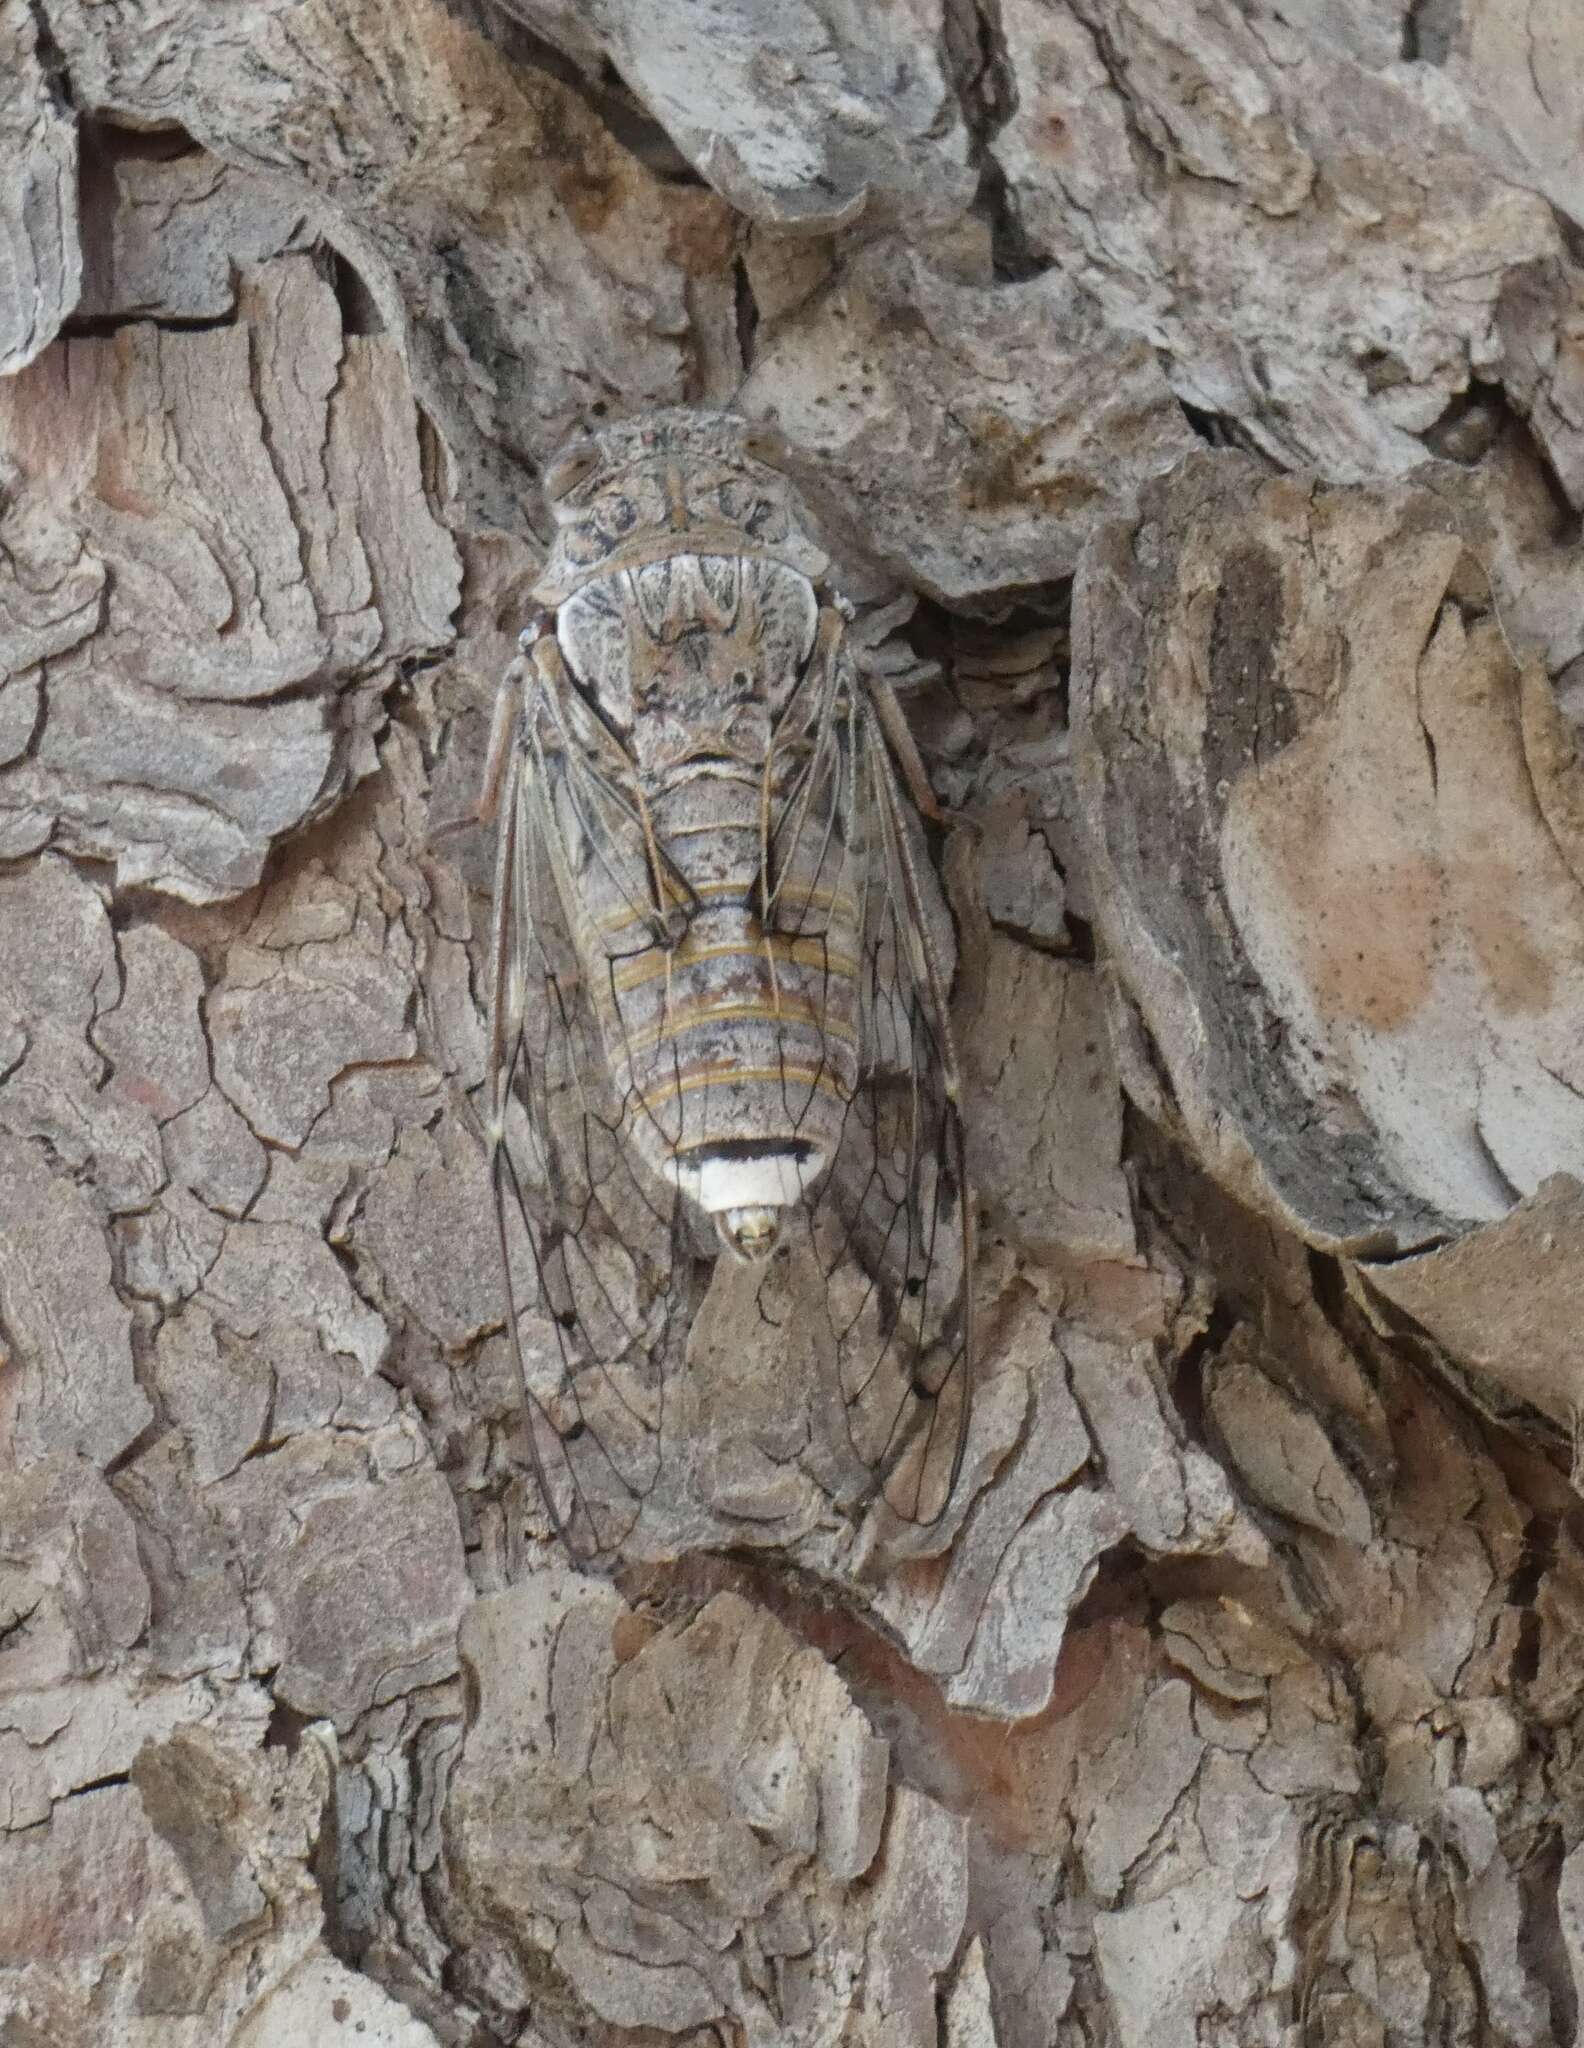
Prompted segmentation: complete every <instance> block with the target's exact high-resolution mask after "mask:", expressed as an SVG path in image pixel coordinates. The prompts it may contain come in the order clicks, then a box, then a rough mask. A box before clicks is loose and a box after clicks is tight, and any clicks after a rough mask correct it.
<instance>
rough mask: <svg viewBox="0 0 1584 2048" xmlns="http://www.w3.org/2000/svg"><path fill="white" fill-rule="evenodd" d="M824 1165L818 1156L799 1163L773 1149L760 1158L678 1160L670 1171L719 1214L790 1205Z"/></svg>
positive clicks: (679, 1183)
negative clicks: (728, 1210)
mask: <svg viewBox="0 0 1584 2048" xmlns="http://www.w3.org/2000/svg"><path fill="white" fill-rule="evenodd" d="M823 1165H824V1161H823V1160H822V1159H820V1158H819V1157H818V1156H816V1157H814V1158H812V1159H806V1160H803V1161H801V1162H799V1161H798V1160H796V1159H794V1158H793V1157H792V1155H791V1154H790V1153H788V1152H770V1153H766V1154H765V1155H764V1157H763V1158H760V1159H705V1160H702V1161H700V1162H699V1164H697V1165H694V1164H692V1163H691V1162H690V1161H689V1160H687V1159H675V1160H673V1161H672V1162H671V1166H670V1171H671V1174H672V1176H673V1178H674V1179H675V1181H676V1184H677V1186H678V1187H679V1188H681V1189H682V1191H683V1192H684V1193H685V1194H688V1195H691V1196H692V1197H693V1200H694V1201H695V1202H697V1203H698V1205H699V1207H700V1208H701V1209H702V1210H703V1211H704V1212H705V1214H706V1215H709V1216H717V1215H719V1214H721V1213H722V1211H724V1210H727V1209H786V1208H790V1207H791V1205H792V1204H793V1203H794V1202H801V1201H802V1199H803V1190H804V1189H805V1187H807V1186H809V1185H810V1184H811V1183H812V1182H813V1181H814V1180H816V1179H817V1178H818V1176H819V1172H820V1169H821V1167H822V1166H823Z"/></svg>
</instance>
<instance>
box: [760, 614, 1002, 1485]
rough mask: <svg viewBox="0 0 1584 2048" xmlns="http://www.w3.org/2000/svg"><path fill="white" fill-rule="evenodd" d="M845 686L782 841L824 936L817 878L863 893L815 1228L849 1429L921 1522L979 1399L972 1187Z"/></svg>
mask: <svg viewBox="0 0 1584 2048" xmlns="http://www.w3.org/2000/svg"><path fill="white" fill-rule="evenodd" d="M837 658H838V659H839V660H840V661H842V662H843V664H844V665H845V664H846V662H847V660H848V657H847V656H846V653H845V650H843V651H842V652H841V653H840V654H839V655H838V657H837ZM843 694H844V696H845V704H844V705H842V706H840V707H838V706H837V704H836V703H835V702H834V701H833V702H831V704H830V705H829V708H828V711H827V715H825V716H824V717H822V719H821V721H820V724H819V727H818V730H817V732H816V735H815V738H814V743H813V749H812V753H811V756H810V759H809V761H808V763H807V765H806V769H805V771H804V772H803V773H802V774H801V775H800V776H799V778H798V779H797V781H796V783H795V785H794V790H795V798H794V793H793V792H789V794H788V798H787V801H786V804H785V805H784V807H783V810H782V813H781V819H780V823H779V825H778V827H777V830H776V832H775V833H774V834H773V835H772V841H771V852H772V856H773V863H774V868H775V871H776V873H777V875H778V877H787V876H789V875H794V874H795V875H796V877H797V882H798V887H799V889H800V890H801V891H802V892H803V893H802V896H801V899H800V900H801V904H802V908H801V911H800V912H799V913H798V914H797V915H795V916H791V917H788V919H787V921H786V924H787V928H788V929H791V930H793V931H794V932H795V933H796V934H797V935H798V936H816V937H817V936H820V934H819V933H818V932H815V931H813V930H812V929H811V927H812V925H813V924H814V922H815V919H814V915H813V912H812V910H811V908H810V906H811V905H812V904H813V903H814V902H815V900H816V890H819V889H824V888H826V887H827V886H829V887H832V888H834V890H835V891H836V892H837V893H841V892H843V891H849V892H853V893H854V894H855V896H856V900H857V903H858V931H859V943H858V947H857V957H858V962H859V974H860V987H859V1004H860V1038H861V1045H862V1058H861V1062H860V1068H859V1074H858V1082H857V1086H856V1089H855V1091H854V1093H853V1096H852V1099H851V1101H850V1102H849V1104H848V1106H847V1110H846V1114H845V1118H844V1121H843V1127H842V1137H841V1142H840V1145H839V1147H838V1151H837V1156H836V1161H835V1165H834V1168H833V1170H832V1172H831V1174H830V1175H829V1177H828V1178H827V1180H826V1182H825V1183H824V1185H823V1187H822V1188H821V1190H820V1191H819V1192H818V1193H817V1195H816V1197H815V1214H814V1216H813V1218H812V1230H811V1235H812V1238H813V1241H814V1244H815V1247H816V1250H817V1252H818V1255H819V1257H820V1263H821V1269H822V1275H823V1279H824V1283H825V1286H824V1295H825V1300H826V1303H827V1307H828V1314H829V1319H830V1333H831V1338H832V1341H833V1345H834V1350H835V1357H836V1368H837V1376H838V1381H839V1386H840V1395H841V1401H842V1409H843V1415H844V1418H845V1422H846V1428H847V1435H848V1439H849V1441H850V1443H851V1445H852V1448H853V1449H854V1451H855V1452H856V1453H857V1455H858V1457H859V1458H860V1459H861V1460H862V1462H863V1464H864V1465H865V1466H867V1467H868V1468H869V1470H870V1472H871V1474H872V1475H873V1483H875V1484H876V1485H878V1487H879V1489H880V1491H881V1492H882V1493H883V1495H884V1498H885V1499H886V1500H887V1502H888V1503H889V1504H890V1506H891V1508H892V1509H893V1511H894V1512H895V1513H896V1514H898V1515H899V1516H900V1517H902V1519H904V1520H906V1521H909V1522H915V1523H922V1524H926V1525H927V1524H930V1523H933V1522H935V1521H938V1520H939V1518H940V1517H941V1515H942V1514H943V1513H944V1511H945V1509H946V1506H947V1504H948V1502H949V1500H950V1498H951V1494H952V1490H953V1488H954V1486H955V1484H956V1481H957V1477H958V1474H959V1471H960V1469H961V1466H962V1459H963V1451H964V1446H965V1444H966V1441H967V1433H968V1426H969V1420H970V1413H971V1397H972V1376H973V1363H974V1360H973V1346H972V1335H973V1300H972V1229H973V1215H972V1201H971V1197H970V1195H969V1191H968V1186H967V1179H966V1162H965V1157H964V1142H963V1129H962V1120H961V1115H960V1112H959V1108H958V1102H957V1070H956V1059H955V1054H954V1051H953V1047H952V1041H951V1033H950V1027H949V1024H948V1021H947V1017H946V1011H945V992H944V987H943V983H942V978H941V975H940V972H939V970H938V967H937V965H936V963H935V960H934V956H933V952H932V948H931V943H930V938H929V924H928V917H927V912H926V906H925V902H924V898H923V894H922V890H921V886H920V882H919V872H918V866H917V863H918V861H919V860H920V859H921V858H922V852H921V851H915V848H916V846H917V845H918V825H917V820H916V819H915V818H914V817H913V816H912V813H911V809H910V807H909V806H907V804H906V803H905V801H904V799H903V797H902V794H901V791H900V788H899V785H898V782H897V778H896V774H895V771H894V769H893V767H892V764H891V760H890V756H889V754H888V752H887V750H886V745H885V741H884V738H883V736H882V733H881V730H880V726H879V723H878V720H877V719H876V718H875V716H874V714H873V712H872V710H871V709H870V707H869V705H868V704H867V702H866V700H865V699H864V698H863V696H862V694H861V687H860V686H859V685H858V683H857V681H856V678H853V677H852V676H851V671H850V669H848V670H847V688H846V690H845V692H844V693H843ZM833 849H834V858H835V859H836V860H838V861H839V863H840V866H839V871H837V872H835V873H834V874H833V873H832V862H833ZM810 878H812V880H811V879H810ZM805 883H807V884H808V886H807V887H806V888H805V886H804V885H805Z"/></svg>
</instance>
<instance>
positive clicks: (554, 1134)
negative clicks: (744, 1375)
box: [486, 702, 688, 1564]
mask: <svg viewBox="0 0 1584 2048" xmlns="http://www.w3.org/2000/svg"><path fill="white" fill-rule="evenodd" d="M537 726H538V721H537V718H536V713H535V709H534V706H533V704H532V703H531V702H530V706H529V712H528V716H527V717H526V719H525V720H524V724H523V728H522V733H521V736H520V737H519V740H518V741H517V743H516V744H515V745H514V748H513V751H512V755H511V759H510V763H509V766H508V769H507V780H506V786H505V789H504V792H503V803H502V808H501V824H500V842H499V848H498V853H497V863H496V885H495V910H494V939H493V973H492V990H491V1023H490V1042H489V1058H488V1066H487V1076H486V1090H487V1098H488V1101H487V1109H488V1133H489V1153H490V1176H491V1185H492V1191H493V1196H494V1206H495V1216H496V1223H497V1230H498V1235H499V1240H500V1257H501V1265H502V1274H503V1284H504V1288H505V1297H506V1312H507V1326H508V1332H509V1337H510V1343H511V1347H512V1352H513V1357H514V1360H515V1363H516V1365H517V1368H518V1371H519V1374H520V1376H521V1381H522V1391H523V1401H524V1410H525V1414H526V1417H527V1424H528V1442H529V1451H530V1455H531V1458H532V1461H533V1467H534V1473H535V1477H536V1479H537V1480H538V1483H539V1488H540V1492H541V1494H542V1496H543V1498H544V1502H545V1506H546V1508H547V1510H548V1512H549V1515H550V1517H551V1519H552V1521H553V1523H554V1525H555V1527H556V1530H557V1532H558V1534H559V1535H560V1536H561V1538H562V1540H563V1542H564V1543H565V1545H566V1547H567V1549H568V1551H569V1552H570V1553H571V1554H572V1555H573V1556H574V1558H576V1559H577V1560H578V1561H579V1562H582V1563H592V1564H599V1563H604V1562H607V1561H609V1560H610V1559H611V1558H612V1557H613V1555H614V1554H615V1553H616V1551H617V1550H618V1549H619V1547H620V1546H621V1544H622V1543H623V1542H624V1541H625V1539H626V1538H627V1536H628V1535H629V1534H630V1533H631V1531H632V1529H633V1527H634V1525H635V1524H636V1522H637V1519H638V1516H639V1514H640V1513H641V1511H642V1508H643V1504H644V1501H645V1500H646V1499H647V1498H648V1496H649V1495H650V1493H651V1492H652V1491H653V1488H654V1486H655V1483H656V1481H657V1479H658V1477H659V1473H660V1467H661V1454H662V1448H663V1442H664V1406H665V1383H666V1379H667V1377H668V1375H669V1373H670V1372H671V1370H673V1369H674V1366H675V1363H676V1361H677V1358H678V1356H679V1353H680V1349H681V1342H682V1334H683V1333H682V1329H681V1324H682V1321H683V1318H682V1313H681V1303H680V1301H679V1299H678V1290H679V1287H680V1285H681V1284H682V1277H683V1275H684V1274H685V1273H686V1272H687V1271H688V1260H687V1258H686V1256H685V1254H682V1255H679V1242H678V1240H679V1235H680V1233H681V1230H682V1227H683V1219H682V1218H681V1217H680V1216H679V1214H678V1212H677V1198H676V1196H675V1193H674V1191H672V1190H671V1189H669V1188H668V1187H666V1186H665V1185H664V1184H663V1183H661V1182H659V1181H658V1180H657V1179H656V1178H655V1177H654V1176H652V1175H650V1174H649V1173H647V1172H646V1171H645V1170H644V1168H643V1166H642V1164H641V1163H640V1162H639V1161H638V1160H637V1159H636V1158H635V1157H634V1154H633V1150H632V1145H631V1138H630V1132H631V1123H632V1116H633V1110H632V1105H631V1104H630V1103H627V1102H623V1101H622V1100H620V1099H618V1097H617V1095H616V1091H615V1089H614V1087H613V1086H612V1084H611V1082H610V1079H609V1075H608V1070H607V1066H606V1061H605V1054H604V1048H603V1045H602V1042H601V1038H600V1032H599V1028H598V1024H597V1021H596V1018H595V1014H594V1010H593V1006H592V1003H591V1001H590V992H589V990H588V988H587V986H586V985H585V982H584V978H583V975H582V973H581V970H580V964H579V960H578V955H577V950H576V947H575V946H574V944H573V940H572V935H571V921H570V919H569V916H568V912H567V905H566V900H565V892H566V890H567V889H568V888H570V887H572V886H574V883H573V881H572V875H573V870H574V863H573V861H572V860H571V858H570V855H569V849H568V846H567V843H566V836H565V835H566V827H565V823H564V820H565V819H566V817H567V816H568V815H569V807H570V809H571V811H572V812H574V813H577V814H580V815H583V816H587V817H589V818H590V830H591V831H592V832H595V833H598V832H599V831H600V829H601V827H600V823H599V818H598V815H597V813H598V812H599V811H600V810H601V809H606V810H611V809H616V810H619V808H620V806H619V804H617V803H616V802H615V800H614V799H613V800H612V803H611V804H605V803H603V800H602V792H600V790H599V789H598V788H597V786H596V785H597V782H598V777H597V773H596V772H595V771H591V770H590V768H589V767H588V765H587V764H586V763H581V764H576V765H575V766H574V765H571V764H569V761H568V759H567V757H566V756H565V755H564V754H557V753H555V752H553V751H547V750H546V748H545V747H544V746H543V745H542V744H540V743H539V733H538V730H537ZM571 775H576V776H577V777H578V778H579V782H580V785H581V786H579V787H576V788H574V789H573V790H572V791H571V792H570V793H569V791H568V788H567V786H566V778H567V777H569V776H571ZM579 807H581V809H580V808H579ZM607 857H609V858H610V859H612V860H615V861H621V860H624V859H625V858H626V857H627V856H626V852H625V850H624V849H623V848H622V847H621V846H620V845H619V844H618V845H615V846H614V847H613V848H611V849H609V850H608V856H607ZM633 886H634V889H635V891H638V892H641V889H642V875H641V874H640V875H639V876H638V877H637V878H636V879H635V881H634V884H633Z"/></svg>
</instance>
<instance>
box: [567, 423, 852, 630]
mask: <svg viewBox="0 0 1584 2048" xmlns="http://www.w3.org/2000/svg"><path fill="white" fill-rule="evenodd" d="M786 459H787V447H786V443H785V441H784V439H783V438H782V436H781V435H780V433H779V432H778V431H777V430H776V429H775V428H773V427H768V426H764V425H760V424H758V423H755V422H750V421H747V420H741V419H738V418H736V417H735V415H733V414H731V413H720V412H694V411H690V410H686V409H683V408H680V407H679V408H675V409H672V410H670V411H666V412H657V413H647V414H644V415H642V416H641V417H639V418H637V419H634V420H624V421H621V422H619V423H618V424H617V425H615V426H610V427H602V428H601V429H599V430H598V431H597V432H596V433H593V434H586V435H582V436H580V437H579V438H578V439H577V440H575V441H571V442H569V443H568V444H567V446H566V447H565V448H564V449H562V451H561V453H560V454H559V455H558V456H557V457H556V458H555V460H554V461H553V462H552V463H551V464H550V466H549V468H548V469H547V470H546V471H545V475H544V492H545V496H546V498H547V499H548V500H549V503H550V507H551V510H552V512H553V514H554V516H555V521H556V533H555V539H554V543H553V545H552V547H551V550H550V558H549V560H548V561H547V562H546V564H545V570H544V575H543V576H542V577H541V579H540V581H539V584H538V585H537V588H536V595H537V597H538V599H539V601H540V602H541V603H542V604H545V605H548V606H551V607H554V606H556V605H559V604H563V603H565V601H566V599H567V598H568V597H569V596H571V594H572V593H573V591H575V590H578V589H580V588H582V586H583V585H584V584H586V583H591V582H594V581H596V580H597V579H599V578H601V577H605V576H612V575H616V574H618V573H619V572H620V571H622V570H624V569H631V568H638V567H642V566H644V565H645V564H646V563H649V562H655V561H659V560H662V559H664V558H665V557H667V556H671V555H680V554H695V555H745V556H756V557H760V558H767V559H769V560H772V561H778V562H784V563H785V564H786V565H787V566H788V567H789V568H793V569H797V570H799V571H800V572H801V573H802V574H803V575H805V576H807V577H809V578H810V580H817V579H819V578H820V577H822V576H823V575H824V574H825V572H826V570H827V568H828V567H829V563H828V560H827V558H826V556H825V554H824V552H823V551H822V550H821V549H820V548H819V547H818V546H817V545H816V544H815V542H814V541H813V540H812V539H811V538H810V536H809V533H808V522H807V515H806V514H805V512H804V510H803V507H802V505H801V503H800V502H799V500H798V496H797V492H796V489H795V487H794V486H793V484H792V482H791V480H790V479H789V478H788V477H787V476H786V475H785V474H784V472H783V469H782V467H781V466H780V465H781V464H783V463H784V462H785V460H786Z"/></svg>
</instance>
